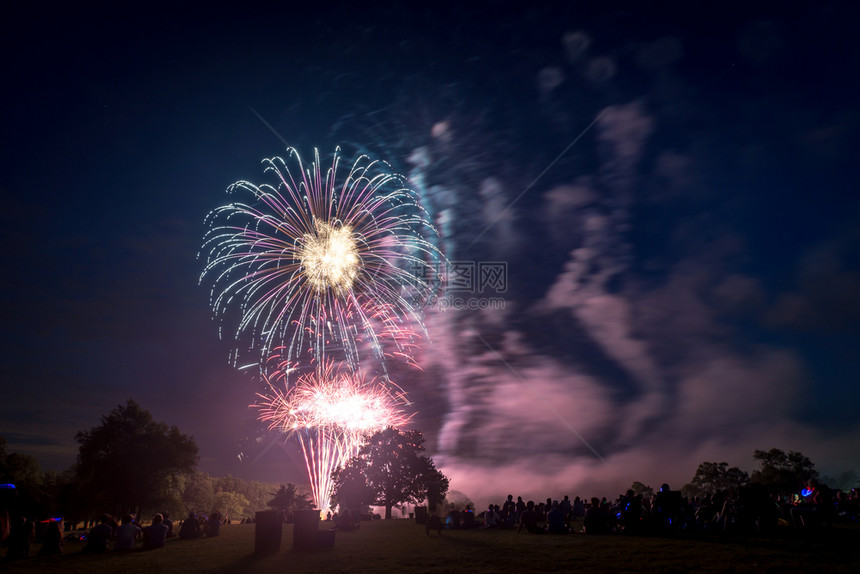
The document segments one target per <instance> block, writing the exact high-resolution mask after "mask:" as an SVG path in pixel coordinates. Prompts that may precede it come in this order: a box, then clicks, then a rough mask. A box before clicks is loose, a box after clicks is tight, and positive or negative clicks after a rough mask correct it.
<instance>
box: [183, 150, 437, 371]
mask: <svg viewBox="0 0 860 574" xmlns="http://www.w3.org/2000/svg"><path fill="white" fill-rule="evenodd" d="M339 153H340V150H339V149H336V150H335V153H334V156H333V159H332V162H331V166H330V167H329V168H328V169H327V170H326V171H325V176H323V169H322V166H321V162H320V157H319V152H318V151H317V150H315V152H314V162H313V163H311V165H310V166H307V168H305V166H304V164H303V163H302V160H301V158H300V156H299V154H298V152H297V151H296V150H295V149H290V150H289V156H288V157H289V158H290V159H292V160H293V161H294V162H295V164H296V167H294V168H293V169H291V168H290V167H289V166H288V165H287V161H285V160H284V159H282V158H279V157H275V158H271V159H266V160H264V164H265V165H266V168H265V172H266V173H267V174H268V173H271V174H274V175H275V176H276V180H277V184H276V186H273V185H271V184H268V183H266V184H262V185H259V186H258V185H255V184H253V183H251V182H248V181H238V182H236V183H234V184H233V185H231V186H230V187H229V188H228V193H231V194H248V195H249V196H250V198H249V200H248V201H240V200H237V201H234V202H232V203H230V204H228V205H224V206H222V207H219V208H216V209H214V210H213V211H212V212H210V214H209V215H208V216H207V218H206V223H207V225H208V226H209V231H208V232H207V233H206V236H205V238H204V243H203V247H202V249H201V256H203V255H204V254H205V256H206V266H205V268H204V270H203V273H202V274H201V277H200V281H201V282H203V281H204V280H209V281H211V285H212V288H211V303H212V308H213V311H214V313H215V315H216V317H219V318H220V319H221V320H222V322H228V323H229V319H230V318H231V313H233V312H238V313H239V314H240V317H239V318H238V319H237V320H236V328H235V330H234V331H233V339H234V342H235V344H236V349H235V351H234V353H233V356H232V359H233V361H234V363H236V362H237V361H238V360H239V357H240V355H242V354H243V351H242V350H241V349H240V347H241V343H240V341H241V340H242V338H243V336H245V335H250V338H251V341H250V342H249V344H248V346H249V348H251V349H254V348H257V351H258V352H259V354H260V355H259V356H260V358H261V359H262V358H265V357H268V356H269V355H270V354H271V352H272V350H273V349H274V348H275V347H277V346H280V345H283V346H284V348H285V349H286V353H285V354H286V357H287V358H288V359H290V360H292V359H298V358H300V356H301V355H303V353H305V352H310V358H311V359H312V360H315V361H316V363H317V364H320V363H321V362H322V360H323V357H324V356H326V355H330V354H331V353H329V352H327V351H326V346H327V345H329V346H330V347H333V349H330V350H335V351H340V352H341V353H342V354H343V356H344V359H345V360H346V362H347V363H348V364H349V365H350V367H351V368H352V369H353V370H356V369H357V368H358V364H359V358H360V355H361V349H360V344H361V343H362V342H364V343H366V344H368V345H369V346H370V348H372V349H373V352H374V353H375V355H376V358H377V359H381V358H383V357H384V355H385V354H386V351H385V349H384V347H385V343H386V342H387V341H391V342H392V343H393V347H394V348H395V351H394V353H396V354H398V355H400V356H403V355H406V356H408V355H409V349H410V348H411V347H412V345H413V344H414V340H415V339H416V338H417V337H418V335H419V331H423V330H424V327H423V324H422V322H421V317H420V315H419V313H418V311H417V310H416V308H415V307H414V306H413V305H412V304H411V303H410V299H412V300H413V301H424V300H426V297H427V295H428V294H429V293H430V292H431V291H432V289H433V288H434V285H432V284H431V282H430V281H429V280H428V278H430V277H431V273H432V271H433V270H435V268H436V265H437V264H438V262H439V260H440V259H441V257H442V256H441V254H440V252H439V250H438V248H437V247H436V246H435V245H433V244H432V243H431V242H430V241H428V240H427V237H431V236H433V235H435V234H436V231H435V229H434V228H433V226H432V224H431V223H430V222H429V220H428V216H427V213H426V211H425V210H424V209H423V207H422V206H421V204H420V202H419V199H418V195H417V194H416V193H415V192H414V191H413V190H411V189H409V188H408V187H406V186H405V185H404V181H403V178H402V177H401V176H399V175H396V174H394V173H392V172H391V171H390V168H389V166H388V164H386V163H384V162H381V161H373V160H370V159H369V158H368V157H367V156H359V157H358V159H356V161H355V162H354V163H353V165H352V168H351V169H350V170H349V173H348V175H347V176H346V178H344V179H343V181H339V180H338V168H339V163H340V155H339ZM234 306H235V307H234ZM412 325H415V326H417V327H415V328H413V327H412ZM260 364H261V369H263V368H265V363H264V362H263V361H261V362H260ZM381 367H382V370H383V372H384V371H385V366H384V361H382V364H381Z"/></svg>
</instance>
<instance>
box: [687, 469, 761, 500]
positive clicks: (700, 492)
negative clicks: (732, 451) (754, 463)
mask: <svg viewBox="0 0 860 574" xmlns="http://www.w3.org/2000/svg"><path fill="white" fill-rule="evenodd" d="M748 483H749V475H748V474H747V473H746V472H744V471H742V470H741V469H739V468H738V467H736V466H732V467H729V463H727V462H703V463H702V464H700V465H699V468H697V469H696V474H695V476H693V480H692V481H690V484H688V485H686V486H685V487H684V488H683V489H682V490H683V491H684V493H685V494H690V495H693V496H704V495H706V494H714V493H716V492H717V491H718V490H730V491H737V489H738V488H740V487H742V486H746V485H747V484H748Z"/></svg>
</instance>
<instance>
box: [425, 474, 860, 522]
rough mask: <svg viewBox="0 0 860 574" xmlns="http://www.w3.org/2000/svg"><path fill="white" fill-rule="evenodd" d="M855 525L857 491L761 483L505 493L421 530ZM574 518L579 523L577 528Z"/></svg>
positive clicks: (859, 514) (437, 519)
mask: <svg viewBox="0 0 860 574" xmlns="http://www.w3.org/2000/svg"><path fill="white" fill-rule="evenodd" d="M858 520H860V494H858V491H857V490H852V491H851V492H842V491H831V490H830V489H828V488H827V487H826V486H824V485H821V484H818V483H817V482H815V481H810V482H809V483H807V485H806V487H805V488H803V490H802V491H801V493H800V494H799V495H795V496H793V497H784V496H778V495H773V494H771V493H770V491H769V490H768V489H767V488H766V487H763V486H761V485H750V486H748V487H743V488H740V489H738V490H737V491H736V492H728V491H719V492H717V493H715V494H713V495H706V496H703V497H684V496H682V494H681V492H680V491H675V490H671V489H670V488H669V485H668V484H663V485H662V486H661V488H660V490H659V492H657V493H656V494H654V495H653V496H643V495H642V494H637V493H635V492H634V491H632V490H628V491H627V492H626V493H624V494H622V495H619V496H618V498H616V499H615V500H614V501H609V500H607V499H606V498H602V499H600V498H597V497H592V498H590V499H586V498H580V497H578V496H577V497H576V498H574V499H573V500H570V498H569V497H568V496H565V497H564V498H563V499H561V500H552V499H551V498H548V499H547V500H546V502H540V503H538V504H535V502H534V501H531V500H530V501H528V502H526V501H524V500H523V498H522V497H517V499H516V500H514V497H513V495H508V496H507V500H506V501H505V502H504V503H503V504H502V505H501V506H499V505H498V504H490V505H489V506H488V507H487V510H485V511H483V512H481V513H480V514H478V515H476V514H475V512H474V511H473V510H472V508H471V506H470V505H467V506H466V507H465V508H464V509H462V510H459V509H452V510H450V511H449V512H448V514H447V515H446V516H445V517H444V519H443V518H442V517H439V516H432V515H431V516H430V517H428V521H427V532H428V534H429V531H430V530H435V529H438V530H439V532H440V533H441V531H442V529H444V528H450V529H468V528H484V529H514V528H515V529H516V530H517V532H527V533H531V534H544V533H548V534H566V533H570V532H574V531H576V532H579V533H583V534H610V533H625V534H646V533H655V532H666V531H680V530H685V531H687V530H730V529H747V530H755V531H759V532H762V531H767V530H770V529H773V528H775V527H776V526H777V524H787V525H792V526H795V527H798V528H803V527H809V526H812V525H817V524H822V523H832V522H836V521H846V522H854V523H856V522H858ZM580 521H581V524H580Z"/></svg>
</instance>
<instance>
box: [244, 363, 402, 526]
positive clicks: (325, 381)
mask: <svg viewBox="0 0 860 574" xmlns="http://www.w3.org/2000/svg"><path fill="white" fill-rule="evenodd" d="M290 370H291V367H290V366H289V365H288V364H286V363H280V365H279V366H278V368H277V369H276V370H275V371H274V372H273V374H272V376H270V377H267V382H268V384H269V392H268V393H266V394H260V395H258V396H259V398H260V402H259V403H258V404H257V405H256V408H257V409H258V410H259V413H260V414H259V418H260V420H262V421H265V422H267V423H268V424H269V430H277V431H280V432H283V433H285V434H287V435H288V436H289V435H295V436H296V437H297V438H298V440H299V444H300V446H301V448H302V453H303V455H304V458H305V464H306V466H307V470H308V478H309V479H310V483H311V490H312V491H313V497H314V502H315V503H316V505H317V508H318V509H320V511H325V509H327V508H328V507H329V503H330V498H331V492H332V482H331V475H332V472H333V471H334V470H335V469H337V468H338V467H340V466H342V465H343V464H345V463H346V461H348V460H349V459H350V458H352V457H353V456H356V455H357V454H358V450H359V449H360V448H361V446H362V444H363V443H364V440H365V437H366V436H367V435H368V434H370V433H373V432H375V431H377V430H381V429H384V428H387V427H399V426H402V425H404V424H406V423H407V422H409V419H410V416H408V415H406V414H404V412H403V410H402V409H403V406H404V405H405V404H406V403H405V398H404V397H403V394H402V392H400V391H399V389H396V388H393V387H390V386H389V385H386V384H384V383H383V382H381V381H379V380H377V379H373V378H369V379H368V378H365V377H363V376H362V375H360V374H356V373H353V372H352V371H351V370H350V369H347V368H342V367H340V366H335V364H334V363H332V362H330V361H329V362H326V363H325V364H324V365H322V366H320V367H319V368H317V369H316V370H315V371H313V372H311V373H308V374H305V375H303V376H301V377H299V379H298V381H296V383H295V384H292V385H291V384H289V382H288V380H287V379H288V377H287V375H288V374H289V371H290ZM395 389H396V390H395Z"/></svg>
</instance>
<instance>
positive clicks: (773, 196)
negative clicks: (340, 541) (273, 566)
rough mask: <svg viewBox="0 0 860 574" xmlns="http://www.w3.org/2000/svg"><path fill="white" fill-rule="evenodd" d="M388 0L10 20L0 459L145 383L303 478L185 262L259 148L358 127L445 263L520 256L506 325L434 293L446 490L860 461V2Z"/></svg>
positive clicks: (585, 487)
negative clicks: (414, 195) (708, 466)
mask: <svg viewBox="0 0 860 574" xmlns="http://www.w3.org/2000/svg"><path fill="white" fill-rule="evenodd" d="M400 4H401V3H391V4H387V3H380V2H362V3H343V4H334V5H329V6H327V7H319V8H311V7H305V8H292V9H280V10H275V11H272V10H264V9H259V10H255V9H253V8H248V7H246V6H244V5H243V6H242V7H241V8H236V9H233V10H226V9H215V8H211V7H210V8H209V9H206V10H196V9H193V8H192V7H190V6H187V5H184V4H180V5H179V6H178V7H172V8H170V9H168V10H158V9H155V8H153V7H151V6H141V7H140V8H139V10H138V11H131V10H129V9H127V8H123V9H122V11H115V9H106V10H95V9H92V10H90V9H77V8H76V9H74V10H70V11H65V12H64V11H54V10H53V9H48V8H47V7H38V6H36V7H32V8H22V7H21V6H18V7H15V8H11V9H10V8H6V9H5V10H4V12H5V14H4V17H3V18H2V20H3V24H2V28H3V33H2V34H0V36H2V40H0V41H2V44H3V49H2V54H3V55H2V58H3V68H4V71H5V74H4V76H5V78H6V81H5V82H4V87H3V89H2V96H0V97H2V106H0V110H2V112H0V113H2V126H3V128H2V129H3V142H4V144H3V152H2V155H0V199H2V207H3V209H2V211H0V218H2V219H0V234H2V235H0V236H2V244H3V250H2V257H3V273H2V281H0V289H2V295H1V296H0V305H2V321H3V329H2V332H0V333H2V344H0V368H2V375H0V377H2V378H0V434H2V435H3V436H4V437H5V438H6V440H7V441H8V443H9V444H8V448H9V450H10V451H14V452H22V453H28V454H33V455H35V456H36V457H37V458H38V460H39V461H40V463H41V464H42V466H43V468H46V469H53V470H64V469H66V468H68V467H70V466H71V465H72V464H73V462H74V460H75V456H76V453H77V444H76V442H75V439H74V436H75V433H76V432H77V431H79V430H83V429H87V428H90V427H93V426H95V425H97V424H98V423H99V420H100V417H101V416H102V415H104V414H106V413H107V412H109V411H110V410H111V409H113V408H114V407H116V406H117V405H118V404H121V403H124V402H125V401H126V399H128V398H133V399H134V400H136V401H137V402H138V403H139V404H140V405H141V406H143V407H144V408H146V409H148V410H150V411H151V412H152V413H153V415H154V417H155V418H156V420H159V421H164V422H167V423H169V424H175V425H177V426H178V427H179V428H180V430H181V431H183V432H185V433H188V434H192V435H193V436H194V438H195V440H196V441H197V443H198V445H199V446H200V455H201V460H200V468H201V469H202V470H203V471H206V472H210V473H213V474H216V475H225V474H227V473H232V474H234V475H238V476H242V477H245V478H248V479H257V480H265V481H272V482H285V481H291V482H303V481H304V478H303V473H304V471H303V468H302V466H301V465H299V464H297V462H298V458H297V454H296V452H295V450H294V448H293V447H290V446H287V447H284V446H283V445H282V442H283V441H282V440H281V439H279V438H278V437H274V436H270V437H267V438H264V439H263V440H262V441H260V442H257V443H253V442H249V440H247V439H249V438H253V437H255V436H256V435H254V433H253V431H254V428H253V427H254V425H253V424H252V419H253V416H252V415H251V414H249V410H248V405H249V404H250V402H252V400H253V394H254V392H255V390H256V389H257V387H256V386H255V385H256V383H255V382H254V381H253V380H252V377H249V376H247V375H245V374H242V373H239V372H237V371H236V370H235V369H234V368H233V367H232V366H231V365H230V364H229V363H228V358H227V357H228V353H229V351H230V342H229V341H222V340H219V338H218V329H217V323H215V322H214V321H213V320H212V319H211V311H210V307H209V290H208V289H207V287H206V285H203V286H201V285H199V284H198V279H199V275H200V272H201V270H202V266H203V261H201V260H199V259H198V257H197V253H198V250H199V248H200V244H201V240H202V237H203V235H204V233H205V231H206V229H205V227H204V217H205V215H206V214H207V213H208V212H209V211H210V210H211V209H213V208H215V207H217V206H219V205H222V204H223V203H225V202H227V201H228V196H227V195H226V193H225V190H226V188H227V187H228V186H229V185H230V184H231V183H233V182H234V181H237V180H240V179H247V180H250V181H253V182H258V183H262V182H264V181H266V178H265V176H264V175H263V171H262V166H261V164H260V161H261V160H262V159H263V158H264V157H271V156H274V155H283V154H285V150H286V148H287V146H295V147H296V148H298V149H299V150H300V151H301V153H302V155H303V156H305V157H308V158H310V157H311V155H312V153H313V148H314V147H318V148H319V149H320V152H321V154H322V155H324V156H325V155H326V154H329V153H331V151H332V150H333V149H334V148H335V146H338V145H340V146H342V148H343V154H344V155H345V156H347V157H349V158H351V157H352V156H353V155H354V154H356V153H358V152H363V153H370V154H372V155H373V156H374V157H379V158H383V159H385V160H387V161H388V162H390V163H391V165H392V166H393V167H394V169H396V170H397V171H399V172H400V173H403V174H405V175H408V176H410V178H412V182H413V187H414V188H415V189H416V190H417V191H418V192H419V193H420V194H421V196H422V198H423V200H424V201H426V202H427V205H428V206H432V210H433V212H434V214H435V217H436V223H437V224H438V227H439V229H440V231H441V232H442V235H443V237H442V238H441V244H442V245H443V247H444V249H445V252H446V255H447V257H448V258H449V259H450V260H452V261H471V262H504V263H505V264H506V267H507V283H506V286H505V287H506V289H505V291H504V293H502V294H499V296H500V297H502V298H503V299H504V309H488V310H459V311H458V310H449V311H447V312H444V313H442V312H440V311H438V309H436V310H434V309H428V310H427V312H426V316H425V323H426V325H427V328H428V332H429V338H430V340H429V342H425V344H424V346H423V348H422V351H421V352H419V353H418V355H417V359H418V361H419V363H420V364H421V365H422V369H423V370H421V371H416V370H408V369H407V370H400V369H396V368H395V373H396V375H397V378H398V382H399V383H400V384H401V386H402V387H403V388H404V389H406V390H407V391H408V392H409V394H410V397H411V399H412V400H413V402H414V408H415V410H416V412H417V414H416V416H415V418H414V424H413V427H414V428H418V429H419V430H421V431H422V432H424V433H425V435H426V436H427V438H428V442H427V446H428V450H429V451H430V453H431V454H433V455H434V457H435V459H436V461H437V465H438V466H439V467H440V468H441V469H442V470H443V471H444V472H445V473H446V474H448V475H449V476H450V477H451V479H452V483H451V487H452V488H453V489H456V490H460V491H462V492H465V493H466V494H467V495H469V496H471V497H473V498H474V499H480V498H481V497H486V496H497V495H504V494H507V492H508V491H510V492H513V493H514V494H515V495H516V494H517V493H521V494H523V495H524V496H525V495H528V496H536V497H545V496H558V495H561V494H565V493H568V494H570V495H574V494H579V495H585V494H589V495H590V494H601V495H603V494H605V495H611V494H615V493H617V492H618V491H619V490H620V489H622V488H626V487H628V486H629V485H630V483H631V482H632V481H633V480H641V481H643V482H646V483H649V484H651V485H652V486H659V484H660V483H662V482H664V481H668V482H670V483H672V485H673V486H675V485H677V486H678V487H680V485H681V484H683V483H684V482H687V481H689V480H690V479H691V478H692V476H693V473H694V472H695V468H696V466H697V465H698V463H700V462H702V461H704V460H714V461H722V460H726V461H728V462H729V463H730V464H731V465H738V466H740V467H741V468H744V469H746V470H753V469H754V468H755V465H754V461H753V460H752V452H753V449H756V448H759V449H769V448H773V447H776V448H782V449H784V450H800V451H802V452H803V453H804V454H807V455H808V456H810V457H811V458H812V460H813V461H814V462H815V463H816V466H817V467H818V468H819V470H821V471H822V473H824V474H828V475H831V476H838V474H839V473H841V472H842V471H845V470H855V471H860V451H858V449H857V445H858V444H860V421H858V417H857V412H858V410H857V409H858V405H860V390H858V387H857V381H858V377H860V358H858V351H857V349H858V348H860V346H858V343H860V327H858V326H860V194H858V192H857V181H858V180H860V177H858V176H860V167H858V166H860V163H858V162H857V161H856V160H857V158H858V157H860V73H858V71H860V70H858V64H860V49H858V47H857V44H856V40H854V39H852V38H854V37H855V33H856V29H857V26H858V24H860V9H858V8H857V6H856V5H855V4H853V3H850V2H826V1H825V2H814V3H808V4H804V5H802V6H798V5H797V3H792V6H796V7H795V8H791V9H787V8H785V7H784V6H780V7H779V8H776V7H775V6H779V5H776V4H775V5H774V7H771V8H767V7H766V6H765V4H759V3H754V2H748V3H739V4H736V5H730V4H714V5H713V6H712V7H707V8H706V7H702V6H698V5H697V6H693V5H690V7H689V8H687V9H680V10H676V9H672V10H665V11H661V10H659V9H657V10H654V9H648V10H644V9H642V8H635V7H632V6H636V4H631V5H630V6H629V7H617V8H615V7H613V8H610V7H606V6H605V5H604V3H601V5H603V7H600V8H596V7H588V6H586V5H581V6H571V7H567V8H563V7H561V6H560V5H561V4H567V3H562V2H552V3H543V2H527V3H525V2H524V3H508V2H487V3H463V4H464V5H465V4H468V6H465V7H464V6H459V7H455V6H456V5H455V4H446V3H431V4H427V5H423V6H421V7H415V6H408V5H407V3H402V5H400ZM595 4H597V3H595ZM485 295H486V294H485ZM240 452H241V453H244V460H240V458H239V457H238V455H239V453H240Z"/></svg>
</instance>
